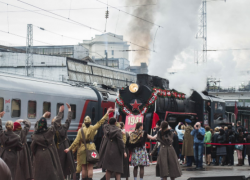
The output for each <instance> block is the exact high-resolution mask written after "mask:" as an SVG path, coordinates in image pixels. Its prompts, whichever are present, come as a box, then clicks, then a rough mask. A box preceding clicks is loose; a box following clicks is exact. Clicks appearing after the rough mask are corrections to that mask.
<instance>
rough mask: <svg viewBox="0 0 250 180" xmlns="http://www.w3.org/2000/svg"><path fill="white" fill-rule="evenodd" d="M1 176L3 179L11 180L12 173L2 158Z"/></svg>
mask: <svg viewBox="0 0 250 180" xmlns="http://www.w3.org/2000/svg"><path fill="white" fill-rule="evenodd" d="M0 174H1V179H3V180H11V172H10V169H9V167H8V166H7V164H6V163H5V162H4V161H3V160H2V159H1V158H0Z"/></svg>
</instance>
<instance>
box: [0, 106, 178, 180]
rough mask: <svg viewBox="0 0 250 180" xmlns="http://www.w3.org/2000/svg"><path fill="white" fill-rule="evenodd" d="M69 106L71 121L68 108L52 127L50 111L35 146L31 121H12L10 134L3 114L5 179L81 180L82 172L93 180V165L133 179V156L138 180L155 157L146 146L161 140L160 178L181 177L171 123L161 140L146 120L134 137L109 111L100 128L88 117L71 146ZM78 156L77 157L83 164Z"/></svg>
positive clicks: (0, 161) (0, 141)
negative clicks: (100, 132)
mask: <svg viewBox="0 0 250 180" xmlns="http://www.w3.org/2000/svg"><path fill="white" fill-rule="evenodd" d="M67 107H68V118H67V120H66V121H65V123H64V124H62V123H61V120H62V118H63V112H64V106H63V105H62V106H61V107H60V108H59V113H58V115H57V116H56V117H54V118H53V120H52V122H51V124H50V125H49V124H48V122H47V119H48V118H49V117H50V112H45V113H44V115H43V117H41V118H40V119H39V120H38V121H37V122H36V124H35V128H34V133H33V134H32V142H31V144H30V147H29V146H28V144H27V135H28V132H29V130H30V128H31V123H30V122H29V121H28V120H17V121H16V122H14V123H13V122H12V121H7V122H6V124H5V128H6V129H5V130H4V129H3V125H2V118H3V117H4V114H5V112H1V113H0V145H1V146H0V172H1V177H6V178H5V179H6V180H11V179H12V180H32V179H34V180H44V179H47V180H63V179H65V178H66V177H67V176H68V175H72V174H75V175H74V176H71V178H74V179H76V178H77V176H76V174H79V173H80V172H81V173H82V179H83V180H92V178H93V166H94V164H98V167H101V168H103V169H105V170H106V175H105V176H104V177H103V178H102V179H107V180H109V179H110V178H111V177H115V178H116V179H117V180H120V179H121V178H126V179H128V178H129V177H130V172H129V164H130V163H129V154H130V152H131V165H132V166H134V170H133V175H134V179H135V180H137V176H138V173H139V178H140V180H142V179H143V176H144V167H146V166H149V154H148V152H147V149H146V146H145V142H146V141H147V139H151V140H157V141H158V142H159V143H158V146H157V147H158V161H157V166H156V176H157V177H161V178H162V179H163V180H166V179H167V177H170V178H171V180H174V179H175V178H176V177H179V176H181V168H180V165H179V162H178V157H177V156H172V154H175V153H176V152H177V151H178V149H174V147H173V146H172V143H173V142H176V141H178V137H177V135H176V134H175V133H174V132H173V131H172V130H171V128H170V127H169V125H168V123H167V122H166V121H164V122H162V123H161V124H160V128H161V130H160V131H158V132H157V134H156V135H155V136H151V135H149V134H147V132H146V131H143V124H142V123H140V122H138V123H137V124H136V127H135V130H134V131H133V132H132V133H130V134H128V132H126V131H125V129H124V123H122V122H117V120H116V118H114V117H111V118H109V114H110V113H111V112H113V111H114V110H113V109H112V108H109V109H108V110H107V113H106V114H105V115H104V116H103V118H102V119H101V120H100V121H98V122H97V123H96V124H95V125H91V118H90V117H89V116H86V117H85V118H84V123H83V125H82V128H80V129H79V130H78V134H77V137H76V139H75V140H74V142H73V143H72V144H70V142H69V139H68V137H67V131H68V129H69V127H70V124H71V118H72V112H71V107H70V105H69V104H67ZM22 124H23V127H22ZM102 125H103V126H102ZM101 126H102V128H103V132H104V135H103V138H102V142H101V145H100V150H99V152H97V151H96V146H95V144H94V137H95V135H96V134H97V130H98V129H99V128H100V127H101ZM177 144H178V142H177ZM155 152H156V150H153V151H152V152H151V153H150V154H154V153H155ZM74 153H76V154H77V161H76V162H77V165H76V164H75V159H74ZM138 171H139V172H138ZM78 178H79V176H78Z"/></svg>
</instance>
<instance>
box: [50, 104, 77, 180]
mask: <svg viewBox="0 0 250 180" xmlns="http://www.w3.org/2000/svg"><path fill="white" fill-rule="evenodd" d="M66 105H67V107H68V118H67V119H66V121H65V123H64V124H63V125H62V124H61V120H62V118H63V112H59V113H58V115H57V117H55V118H54V119H53V121H54V120H55V119H58V120H60V121H59V124H55V128H56V135H55V143H56V148H57V152H58V155H59V159H60V162H61V166H62V170H63V174H64V177H65V178H66V177H67V175H70V174H74V173H75V172H76V165H75V162H74V156H73V153H72V151H70V152H69V153H65V152H64V150H65V149H67V148H69V147H70V141H69V139H68V135H67V134H68V129H69V126H70V123H71V119H72V112H71V107H70V105H69V104H67V103H66Z"/></svg>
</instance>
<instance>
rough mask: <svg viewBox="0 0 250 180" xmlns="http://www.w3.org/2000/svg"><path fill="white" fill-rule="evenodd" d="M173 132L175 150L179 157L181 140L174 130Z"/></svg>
mask: <svg viewBox="0 0 250 180" xmlns="http://www.w3.org/2000/svg"><path fill="white" fill-rule="evenodd" d="M172 133H173V135H174V136H173V143H172V145H173V148H174V150H175V153H176V155H177V157H178V158H179V153H180V147H179V140H178V136H177V135H176V134H175V133H174V132H173V131H172Z"/></svg>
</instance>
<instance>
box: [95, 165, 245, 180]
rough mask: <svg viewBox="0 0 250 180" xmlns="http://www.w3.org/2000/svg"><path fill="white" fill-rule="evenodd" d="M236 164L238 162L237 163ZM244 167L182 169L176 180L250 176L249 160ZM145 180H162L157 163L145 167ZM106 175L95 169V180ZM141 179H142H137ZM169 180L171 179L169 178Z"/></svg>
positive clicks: (131, 174)
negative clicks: (198, 169)
mask: <svg viewBox="0 0 250 180" xmlns="http://www.w3.org/2000/svg"><path fill="white" fill-rule="evenodd" d="M235 163H236V162H235ZM245 164H247V165H244V166H204V170H203V171H196V170H194V168H195V166H193V167H192V168H190V167H189V168H185V167H181V168H182V176H181V177H179V178H176V180H187V179H188V178H190V177H211V176H245V177H249V176H250V166H249V165H248V162H247V160H245ZM144 173H145V175H144V178H143V180H155V179H156V180H157V179H158V180H160V178H159V177H155V163H153V164H152V165H150V166H149V167H145V170H144ZM103 175H104V173H103V172H101V169H95V172H94V178H93V180H100V178H101V177H103ZM122 179H123V178H122ZM137 179H140V178H137ZM168 179H169V178H168ZM129 180H134V177H133V167H130V178H129Z"/></svg>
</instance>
